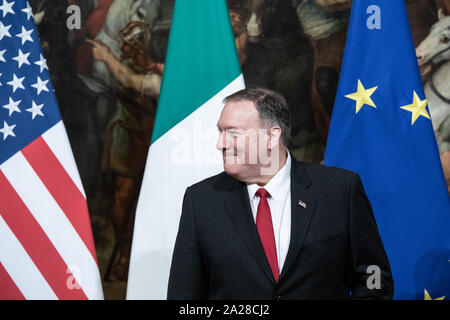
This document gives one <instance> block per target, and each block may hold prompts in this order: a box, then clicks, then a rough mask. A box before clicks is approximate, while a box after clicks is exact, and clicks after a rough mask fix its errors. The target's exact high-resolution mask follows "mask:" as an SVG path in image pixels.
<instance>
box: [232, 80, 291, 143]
mask: <svg viewBox="0 0 450 320" xmlns="http://www.w3.org/2000/svg"><path fill="white" fill-rule="evenodd" d="M242 100H246V101H251V102H253V103H254V104H255V106H256V109H257V110H258V113H259V119H260V120H261V121H262V122H263V123H264V125H268V126H273V125H277V126H279V127H280V128H281V142H283V144H284V146H285V147H289V146H290V145H291V130H290V129H291V127H290V122H289V106H288V105H287V103H286V99H284V97H283V96H282V95H281V94H279V93H278V92H275V91H273V90H270V89H267V88H258V87H250V88H245V89H242V90H240V91H238V92H235V93H233V94H232V95H229V96H228V97H226V98H225V99H224V103H228V102H237V101H242Z"/></svg>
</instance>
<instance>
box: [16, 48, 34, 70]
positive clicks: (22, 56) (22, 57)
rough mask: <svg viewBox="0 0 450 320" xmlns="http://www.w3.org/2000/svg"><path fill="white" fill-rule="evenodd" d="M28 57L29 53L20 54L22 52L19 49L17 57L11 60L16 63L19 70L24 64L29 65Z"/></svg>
mask: <svg viewBox="0 0 450 320" xmlns="http://www.w3.org/2000/svg"><path fill="white" fill-rule="evenodd" d="M29 55H30V53H29V52H28V53H26V54H24V53H23V52H22V50H20V49H19V53H18V55H17V57H14V58H12V59H13V60H15V61H17V64H18V65H19V69H20V68H21V67H22V65H23V64H24V63H25V64H28V65H29V64H30V61H28V56H29Z"/></svg>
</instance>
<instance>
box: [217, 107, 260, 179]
mask: <svg viewBox="0 0 450 320" xmlns="http://www.w3.org/2000/svg"><path fill="white" fill-rule="evenodd" d="M217 127H218V129H219V132H220V136H219V140H218V141H217V145H216V147H217V149H218V150H220V151H221V152H222V155H223V165H224V170H225V172H227V173H228V174H229V175H230V176H232V177H234V178H235V179H237V180H240V181H243V182H246V183H253V182H254V180H255V179H256V178H258V177H260V175H261V170H260V167H261V161H260V160H261V159H260V158H261V156H260V155H261V154H263V155H264V154H267V147H268V142H267V139H268V134H267V130H266V129H263V128H261V127H260V119H259V114H258V111H257V109H256V107H255V105H254V103H253V102H251V101H247V100H241V101H235V102H229V103H227V104H226V105H225V107H224V108H223V110H222V113H221V115H220V118H219V122H218V123H217Z"/></svg>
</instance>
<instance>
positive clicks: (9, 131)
mask: <svg viewBox="0 0 450 320" xmlns="http://www.w3.org/2000/svg"><path fill="white" fill-rule="evenodd" d="M15 127H16V125H15V124H13V125H12V126H10V125H8V124H7V123H6V121H3V129H0V132H1V133H3V140H6V138H7V137H8V136H12V137H15V136H16V135H15V134H14V132H13V130H14V128H15Z"/></svg>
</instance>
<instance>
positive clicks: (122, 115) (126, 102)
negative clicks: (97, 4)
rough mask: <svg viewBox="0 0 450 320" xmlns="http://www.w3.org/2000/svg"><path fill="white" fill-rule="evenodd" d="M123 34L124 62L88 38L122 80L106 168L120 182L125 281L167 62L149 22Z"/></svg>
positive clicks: (117, 200) (118, 228)
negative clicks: (156, 47)
mask: <svg viewBox="0 0 450 320" xmlns="http://www.w3.org/2000/svg"><path fill="white" fill-rule="evenodd" d="M120 35H121V45H120V49H121V55H120V60H119V59H117V58H116V57H115V55H114V54H113V53H112V52H111V50H110V48H109V47H108V46H106V45H105V44H103V43H101V42H99V41H93V40H88V42H89V43H91V44H92V45H93V48H92V53H93V57H94V59H95V60H97V61H102V62H104V63H105V64H106V66H107V67H108V69H109V70H110V72H111V73H112V75H113V77H114V79H115V83H116V88H115V92H116V98H117V100H116V107H115V113H114V115H113V117H112V119H111V120H110V122H109V124H108V131H107V136H106V146H105V153H104V169H105V170H107V171H108V172H110V173H111V174H112V176H113V183H114V200H113V204H112V209H111V219H112V222H113V227H114V231H115V234H116V244H117V246H118V250H119V254H120V256H119V259H118V261H117V264H116V265H115V267H114V269H113V271H114V274H115V275H116V277H117V278H118V279H119V280H126V278H127V272H128V264H129V257H130V253H131V240H132V233H133V226H134V214H135V210H136V204H137V198H138V195H139V189H140V185H141V182H142V177H143V172H144V167H145V161H146V157H147V152H148V147H149V145H150V140H151V135H152V131H153V123H154V118H155V113H156V106H157V99H158V96H159V89H160V86H161V75H162V72H163V68H164V65H163V61H156V60H155V59H154V57H153V56H154V55H153V52H152V45H151V41H150V40H151V38H152V30H151V28H150V26H149V25H148V24H146V23H143V22H130V23H129V24H128V25H127V26H126V27H125V28H124V29H123V30H122V31H121V33H120ZM167 36H168V32H166V33H165V34H163V35H160V36H159V39H158V40H159V42H160V43H159V47H161V45H163V44H164V38H166V37H167ZM163 51H164V50H163ZM157 55H158V53H157ZM159 58H161V54H160V53H159ZM162 58H164V57H162Z"/></svg>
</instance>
